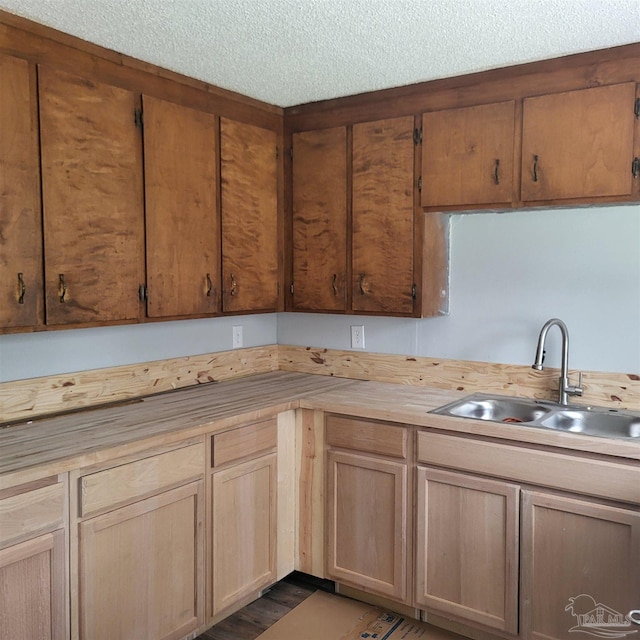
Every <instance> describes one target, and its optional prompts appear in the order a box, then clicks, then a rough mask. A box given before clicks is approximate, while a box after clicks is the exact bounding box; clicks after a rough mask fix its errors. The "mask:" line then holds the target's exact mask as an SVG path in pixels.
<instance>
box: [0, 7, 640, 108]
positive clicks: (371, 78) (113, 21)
mask: <svg viewBox="0 0 640 640" xmlns="http://www.w3.org/2000/svg"><path fill="white" fill-rule="evenodd" d="M0 8H3V9H6V10H7V11H9V12H11V13H15V14H18V15H21V16H24V17H27V18H30V19H32V20H35V21H37V22H40V23H43V24H46V25H49V26H51V27H55V28H56V29H59V30H61V31H64V32H66V33H70V34H72V35H75V36H79V37H80V38H83V39H85V40H89V41H91V42H95V43H97V44H100V45H102V46H104V47H107V48H109V49H113V50H116V51H119V52H122V53H125V54H128V55H131V56H134V57H136V58H140V59H142V60H145V61H147V62H152V63H155V64H157V65H160V66H162V67H165V68H168V69H172V70H174V71H178V72H180V73H183V74H186V75H188V76H192V77H194V78H199V79H201V80H205V81H207V82H210V83H212V84H215V85H217V86H219V87H224V88H226V89H231V90H234V91H238V92H240V93H243V94H245V95H248V96H252V97H254V98H257V99H260V100H264V101H266V102H269V103H271V104H276V105H279V106H291V105H296V104H301V103H305V102H312V101H316V100H323V99H327V98H335V97H338V96H343V95H349V94H354V93H361V92H364V91H372V90H376V89H383V88H387V87H394V86H400V85H406V84H411V83H414V82H420V81H424V80H432V79H435V78H442V77H447V76H454V75H460V74H464V73H469V72H473V71H481V70H484V69H491V68H495V67H501V66H507V65H511V64H516V63H520V62H530V61H533V60H540V59H544V58H552V57H557V56H560V55H565V54H568V53H578V52H582V51H589V50H593V49H601V48H605V47H611V46H616V45H620V44H627V43H630V42H638V41H640V0H0Z"/></svg>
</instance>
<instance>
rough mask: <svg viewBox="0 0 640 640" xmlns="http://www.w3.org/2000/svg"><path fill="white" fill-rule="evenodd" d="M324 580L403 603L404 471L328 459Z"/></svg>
mask: <svg viewBox="0 0 640 640" xmlns="http://www.w3.org/2000/svg"><path fill="white" fill-rule="evenodd" d="M326 473H327V475H326V482H327V512H326V517H327V519H326V522H325V527H326V535H327V574H328V576H329V577H330V578H332V579H333V580H337V581H338V582H345V583H346V584H348V585H351V586H354V587H356V588H362V589H364V590H366V591H371V592H373V593H377V594H379V595H382V596H387V597H389V598H393V599H396V600H400V601H401V602H404V601H405V600H406V599H407V466H406V464H404V463H401V462H396V461H391V460H383V459H379V458H370V457H368V456H364V455H360V454H356V453H344V452H342V451H334V450H329V451H328V453H327V470H326Z"/></svg>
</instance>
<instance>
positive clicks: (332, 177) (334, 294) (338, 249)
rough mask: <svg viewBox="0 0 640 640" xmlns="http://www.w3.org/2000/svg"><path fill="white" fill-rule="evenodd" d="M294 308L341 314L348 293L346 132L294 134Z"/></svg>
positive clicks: (335, 130) (333, 130)
mask: <svg viewBox="0 0 640 640" xmlns="http://www.w3.org/2000/svg"><path fill="white" fill-rule="evenodd" d="M292 183H293V184H292V189H293V305H294V308H295V309H297V310H306V311H344V310H345V308H346V303H347V300H346V295H347V291H346V289H347V130H346V128H345V127H339V128H335V129H324V130H321V131H307V132H304V133H299V134H295V135H294V136H293V170H292Z"/></svg>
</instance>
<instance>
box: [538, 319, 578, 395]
mask: <svg viewBox="0 0 640 640" xmlns="http://www.w3.org/2000/svg"><path fill="white" fill-rule="evenodd" d="M554 325H555V326H557V327H558V329H560V333H561V334H562V364H561V369H560V380H559V387H558V402H559V403H560V404H564V405H566V404H568V403H569V399H568V396H570V395H571V396H581V395H582V391H583V389H582V373H581V374H580V380H579V382H578V384H577V385H575V386H574V385H571V384H570V383H569V330H568V329H567V325H566V324H565V323H564V322H562V320H560V319H559V318H551V320H547V321H546V322H545V323H544V325H543V326H542V329H541V330H540V335H539V337H538V345H537V347H536V357H535V360H534V362H533V364H532V365H531V368H532V369H535V370H536V371H542V370H543V369H544V366H543V364H542V363H543V361H544V355H545V349H544V345H545V342H546V339H547V333H549V329H551V327H553V326H554Z"/></svg>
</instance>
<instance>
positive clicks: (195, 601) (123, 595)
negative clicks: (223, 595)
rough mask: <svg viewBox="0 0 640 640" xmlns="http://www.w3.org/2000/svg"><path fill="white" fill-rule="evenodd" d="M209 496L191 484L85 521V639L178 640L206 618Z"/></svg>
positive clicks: (82, 531)
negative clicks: (205, 516)
mask: <svg viewBox="0 0 640 640" xmlns="http://www.w3.org/2000/svg"><path fill="white" fill-rule="evenodd" d="M203 493H204V491H203V482H202V481H201V482H197V483H192V484H188V485H185V486H183V487H179V488H177V489H172V490H171V491H166V492H165V493H163V494H160V495H158V496H154V497H152V498H148V499H146V500H143V501H142V502H137V503H135V504H133V505H130V506H128V507H124V508H123V509H118V510H116V511H112V512H110V513H106V514H104V515H102V516H98V517H96V518H92V519H89V520H86V521H84V522H82V523H80V524H79V525H78V528H79V544H80V548H79V589H80V591H79V595H80V604H79V615H80V629H79V640H112V639H113V638H158V639H163V640H173V639H175V638H181V637H183V636H186V635H187V634H188V633H189V632H191V631H194V630H195V629H197V628H198V627H199V625H200V624H203V623H204V607H203V605H204V580H203V579H202V571H203V568H204V533H203V526H202V522H203V509H204V496H203ZM114 612H117V615H114Z"/></svg>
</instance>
